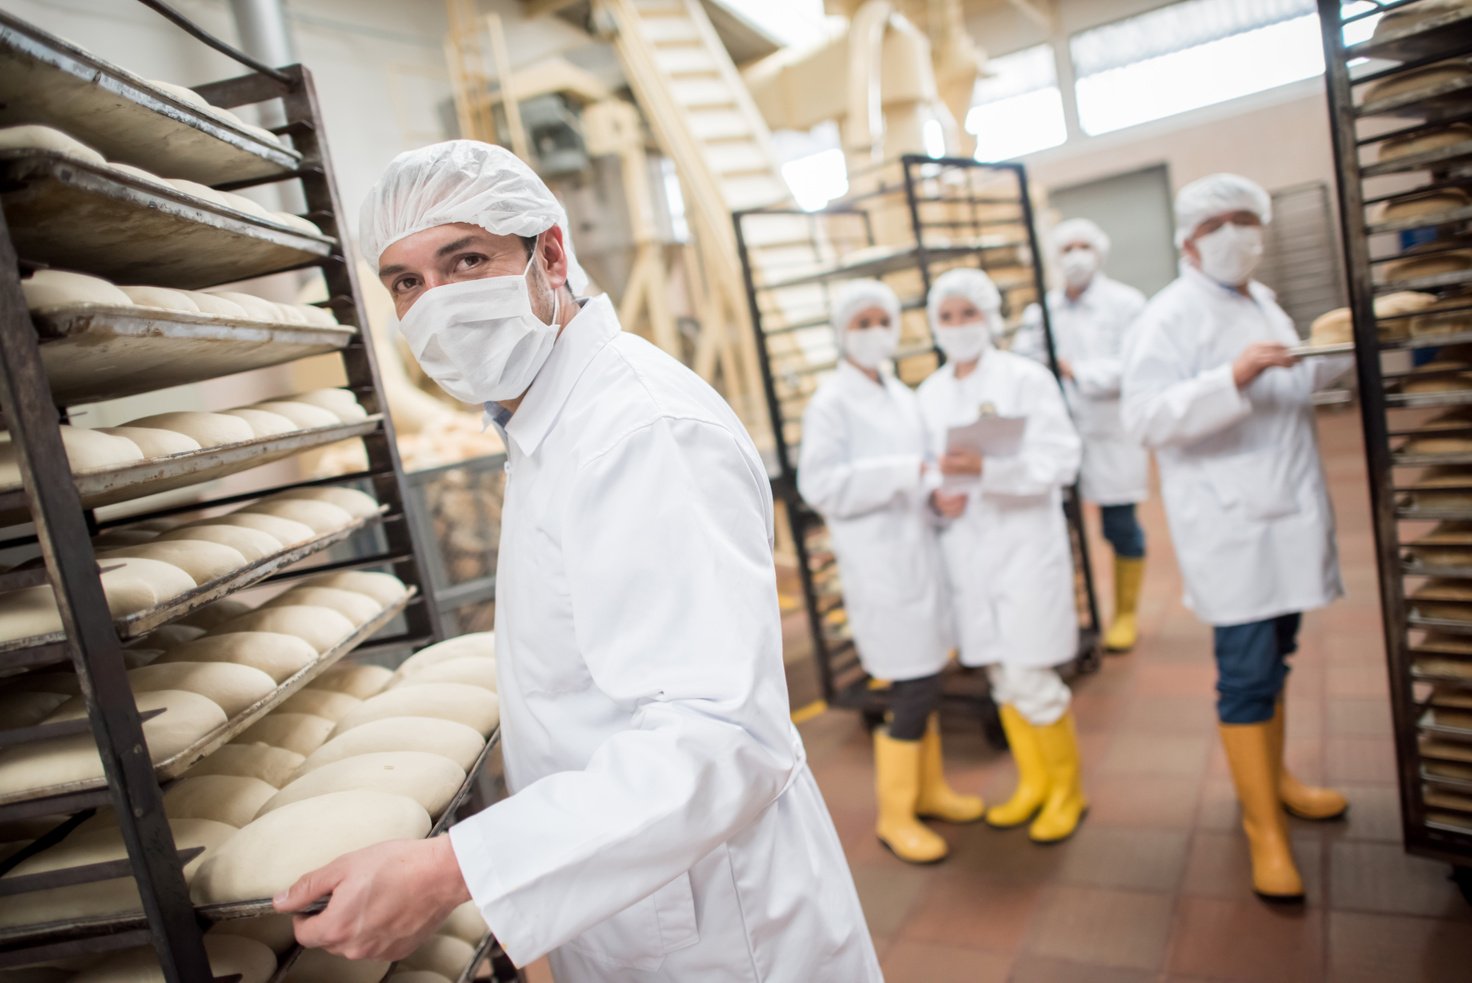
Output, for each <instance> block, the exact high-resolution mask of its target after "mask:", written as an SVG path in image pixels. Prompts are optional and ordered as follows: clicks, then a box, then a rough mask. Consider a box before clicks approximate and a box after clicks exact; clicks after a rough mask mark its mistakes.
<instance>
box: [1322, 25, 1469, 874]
mask: <svg viewBox="0 0 1472 983" xmlns="http://www.w3.org/2000/svg"><path fill="white" fill-rule="evenodd" d="M1391 13H1395V14H1397V16H1396V17H1394V18H1392V19H1390V20H1388V21H1386V22H1385V23H1383V24H1379V25H1378V26H1377V27H1376V28H1375V33H1374V36H1373V37H1372V38H1371V39H1370V40H1367V41H1364V42H1361V43H1359V44H1356V45H1353V46H1346V45H1345V43H1344V30H1345V27H1346V25H1348V24H1350V23H1352V22H1355V21H1360V22H1364V21H1365V20H1366V18H1369V17H1378V16H1381V15H1385V14H1391ZM1418 14H1420V15H1421V16H1419V17H1418V16H1416V15H1418ZM1319 17H1320V22H1321V24H1322V26H1323V38H1324V53H1325V63H1326V80H1327V85H1328V97H1329V113H1330V129H1331V133H1332V136H1333V140H1334V154H1335V164H1336V169H1337V171H1338V175H1337V176H1338V181H1337V184H1338V189H1339V211H1340V220H1341V233H1342V241H1343V244H1344V251H1345V258H1346V269H1347V270H1348V271H1349V287H1350V309H1351V312H1352V315H1353V322H1354V334H1355V339H1356V342H1357V346H1356V365H1357V373H1358V381H1359V392H1360V405H1361V412H1362V419H1363V427H1364V437H1365V441H1364V442H1365V454H1366V462H1367V470H1368V473H1369V479H1370V498H1371V505H1372V508H1373V512H1374V528H1375V543H1376V553H1377V561H1378V567H1379V576H1380V601H1381V609H1382V612H1383V617H1384V629H1385V646H1386V654H1387V670H1388V672H1389V679H1390V698H1391V709H1392V715H1393V719H1394V729H1395V740H1396V765H1397V771H1398V775H1399V788H1400V805H1401V822H1402V833H1403V836H1404V842H1405V846H1406V849H1407V850H1408V851H1409V852H1411V853H1414V854H1417V855H1420V856H1425V857H1431V858H1434V859H1437V860H1442V861H1445V862H1447V863H1449V864H1451V865H1452V869H1453V877H1454V879H1455V880H1456V882H1457V883H1458V885H1459V886H1460V887H1461V889H1462V892H1463V894H1464V895H1466V896H1467V897H1468V899H1469V900H1472V819H1468V818H1467V814H1468V813H1469V812H1472V783H1462V784H1460V785H1456V783H1453V785H1454V786H1455V787H1443V786H1442V785H1441V783H1440V782H1438V781H1436V780H1434V779H1433V778H1432V777H1430V776H1429V775H1428V773H1427V763H1428V761H1431V760H1434V759H1435V757H1436V754H1438V753H1441V752H1438V751H1436V749H1437V748H1438V747H1440V746H1446V747H1451V748H1456V749H1464V750H1465V751H1466V754H1467V757H1466V759H1465V760H1467V761H1472V743H1469V742H1472V730H1469V729H1467V728H1464V727H1445V726H1441V725H1439V724H1431V723H1429V722H1431V721H1434V720H1435V719H1436V718H1435V717H1434V715H1432V714H1431V712H1430V710H1429V709H1428V708H1429V707H1430V706H1431V705H1432V704H1433V703H1434V701H1436V700H1437V699H1445V698H1446V694H1447V693H1450V692H1455V693H1458V694H1472V640H1468V639H1466V636H1467V635H1469V634H1472V605H1465V606H1462V607H1463V608H1464V610H1465V611H1466V612H1467V617H1466V618H1465V619H1462V618H1460V617H1455V616H1454V615H1455V614H1456V607H1457V602H1456V601H1442V602H1440V604H1441V605H1442V606H1441V607H1440V608H1438V609H1437V612H1436V613H1437V615H1438V616H1437V617H1425V616H1424V615H1422V614H1421V612H1420V610H1418V602H1417V601H1416V600H1414V599H1413V598H1412V595H1413V594H1414V593H1415V591H1416V590H1417V589H1418V586H1419V583H1420V582H1423V581H1425V580H1427V579H1429V578H1437V579H1447V580H1464V579H1467V578H1468V577H1469V576H1472V569H1468V568H1465V567H1454V566H1452V567H1442V566H1437V565H1434V564H1433V565H1428V564H1427V563H1426V562H1425V559H1426V554H1427V553H1428V552H1432V551H1435V550H1437V549H1439V548H1446V549H1455V548H1462V549H1467V548H1468V547H1467V546H1461V547H1458V545H1457V544H1456V543H1444V544H1440V546H1438V544H1428V543H1422V542H1419V541H1418V540H1419V539H1421V537H1423V536H1425V535H1426V534H1427V530H1425V528H1424V526H1413V527H1409V528H1408V527H1406V526H1405V525H1404V524H1405V523H1426V522H1433V521H1446V520H1450V521H1464V520H1469V519H1472V506H1469V507H1465V508H1464V507H1458V506H1455V505H1445V506H1422V505H1416V504H1414V503H1413V502H1411V501H1408V500H1407V499H1406V498H1405V497H1404V496H1405V494H1406V493H1407V492H1408V491H1413V490H1415V488H1416V486H1417V485H1418V484H1420V479H1419V478H1418V477H1416V476H1415V475H1414V474H1413V473H1412V472H1411V471H1410V469H1420V468H1438V469H1453V470H1460V469H1465V471H1464V473H1465V475H1466V481H1465V483H1461V482H1457V483H1451V484H1448V485H1446V486H1438V487H1437V489H1436V490H1438V491H1443V490H1444V491H1453V492H1455V491H1459V490H1460V491H1462V492H1467V493H1469V494H1472V454H1418V453H1409V452H1406V451H1404V450H1402V449H1399V448H1398V447H1397V446H1392V444H1393V442H1394V444H1396V445H1399V444H1400V439H1401V438H1406V437H1410V438H1415V437H1421V436H1439V435H1446V434H1454V433H1457V432H1458V431H1461V432H1464V433H1465V432H1466V431H1467V430H1468V426H1469V424H1468V422H1464V421H1456V420H1452V421H1439V422H1433V421H1429V420H1427V419H1426V418H1425V416H1424V414H1423V413H1422V412H1421V411H1424V410H1427V409H1437V408H1451V407H1457V406H1465V405H1469V404H1472V379H1468V378H1466V377H1465V376H1462V377H1459V376H1458V375H1457V374H1456V372H1455V369H1454V367H1452V366H1448V368H1447V370H1446V371H1445V372H1438V370H1437V369H1436V368H1435V366H1436V365H1437V363H1436V362H1435V361H1433V362H1431V363H1429V365H1430V368H1428V369H1426V370H1424V371H1422V372H1417V373H1409V372H1406V371H1404V369H1403V368H1402V369H1400V370H1392V369H1391V368H1390V364H1391V363H1388V362H1386V361H1385V360H1384V356H1386V355H1389V354H1391V353H1401V352H1417V351H1423V350H1427V349H1436V348H1449V347H1452V346H1455V345H1462V344H1466V343H1468V342H1469V341H1472V313H1468V311H1469V310H1472V296H1469V295H1468V289H1469V287H1472V269H1463V270H1460V271H1451V272H1444V273H1437V274H1428V275H1421V276H1413V277H1405V276H1404V275H1403V274H1401V273H1399V272H1397V271H1391V272H1390V273H1389V274H1388V275H1387V272H1386V268H1387V266H1388V265H1389V264H1390V263H1393V262H1395V261H1396V260H1400V259H1407V258H1411V257H1418V256H1434V255H1438V254H1442V255H1447V254H1451V253H1454V252H1455V251H1456V250H1459V249H1465V248H1467V247H1469V246H1472V241H1469V239H1468V236H1467V227H1466V223H1467V221H1468V220H1469V219H1472V209H1469V208H1467V207H1461V208H1455V209H1453V210H1449V211H1446V212H1443V213H1441V214H1434V215H1429V216H1422V217H1419V218H1408V219H1401V220H1392V221H1385V220H1384V218H1383V215H1382V212H1381V209H1382V203H1384V202H1387V201H1406V200H1414V199H1415V198H1417V197H1418V196H1421V195H1423V194H1425V193H1429V192H1432V191H1436V190H1441V189H1448V188H1461V189H1464V190H1466V189H1472V171H1469V170H1468V168H1467V167H1466V166H1465V165H1466V162H1467V160H1468V159H1469V155H1472V141H1460V142H1458V143H1455V144H1453V145H1451V146H1446V147H1441V148H1434V149H1431V150H1425V151H1420V152H1417V153H1414V154H1410V155H1403V156H1398V157H1392V158H1391V159H1389V160H1381V159H1379V158H1380V151H1379V148H1380V147H1381V145H1382V144H1383V143H1384V142H1385V141H1387V140H1390V139H1396V138H1401V137H1411V136H1421V135H1425V134H1430V133H1434V132H1436V131H1438V130H1444V129H1445V128H1446V127H1447V125H1448V124H1449V123H1452V122H1462V121H1465V120H1467V119H1469V118H1472V101H1469V99H1468V84H1467V82H1466V81H1463V80H1453V81H1450V82H1443V83H1440V84H1434V85H1427V86H1421V87H1411V88H1408V89H1407V90H1406V91H1403V92H1401V93H1400V94H1398V95H1393V96H1390V97H1385V98H1377V97H1375V96H1374V95H1371V96H1369V97H1368V98H1367V97H1366V92H1367V90H1369V89H1370V87H1371V86H1373V85H1374V84H1375V83H1378V82H1382V81H1394V80H1399V79H1403V78H1405V77H1406V76H1408V75H1409V74H1411V73H1413V72H1416V71H1418V70H1419V69H1422V68H1425V67H1427V66H1431V65H1436V64H1438V63H1442V62H1454V63H1457V64H1465V62H1466V58H1467V56H1468V55H1469V54H1472V8H1462V9H1459V10H1447V9H1446V8H1444V7H1441V6H1433V5H1432V4H1429V3H1422V2H1420V0H1401V2H1381V0H1372V2H1370V3H1357V4H1347V3H1346V4H1341V3H1340V2H1338V0H1319ZM1390 276H1398V277H1400V278H1399V279H1394V280H1392V279H1390V278H1389V277H1390ZM1396 290H1415V291H1423V292H1428V293H1431V294H1434V295H1437V296H1438V298H1439V299H1440V300H1442V301H1446V300H1447V299H1448V298H1454V299H1453V300H1451V302H1450V303H1448V304H1447V305H1446V306H1445V307H1442V308H1441V309H1439V310H1434V311H1430V312H1427V311H1410V312H1406V313H1402V314H1398V315H1395V316H1390V317H1381V318H1377V317H1376V315H1375V312H1374V306H1373V305H1374V300H1375V298H1376V297H1377V296H1379V295H1383V294H1386V293H1390V292H1392V291H1396ZM1458 312H1461V313H1463V314H1464V315H1465V316H1466V317H1467V318H1468V320H1467V323H1466V325H1465V326H1464V327H1462V328H1461V329H1460V330H1458V328H1457V323H1456V321H1457V318H1456V315H1457V314H1458ZM1428 314H1429V315H1430V316H1432V317H1433V318H1435V319H1437V320H1438V321H1439V322H1440V323H1441V325H1443V327H1439V328H1438V329H1437V332H1436V333H1431V332H1429V331H1425V332H1424V333H1419V332H1423V330H1424V329H1422V328H1421V327H1420V325H1422V324H1424V323H1425V322H1418V321H1417V318H1420V317H1423V316H1426V315H1428ZM1448 323H1450V325H1451V329H1450V330H1446V329H1445V327H1444V325H1446V324H1448ZM1382 328H1390V329H1392V331H1391V333H1392V335H1393V337H1390V338H1386V337H1385V336H1384V335H1383V334H1382V333H1381V329H1382ZM1399 357H1400V358H1401V359H1404V357H1405V356H1404V355H1400V356H1399ZM1413 375H1414V377H1416V378H1428V377H1433V378H1434V377H1437V376H1441V377H1443V378H1446V379H1448V380H1449V382H1450V388H1449V389H1448V390H1447V391H1443V392H1432V393H1406V392H1403V391H1400V387H1401V385H1402V384H1403V383H1404V382H1405V381H1406V380H1407V379H1408V378H1411V377H1412V376H1413ZM1423 487H1424V486H1423ZM1411 550H1414V551H1415V552H1414V555H1412V553H1411V552H1410V551H1411ZM1446 615H1453V617H1446ZM1433 686H1435V687H1438V688H1440V689H1439V690H1434V689H1433ZM1438 693H1440V695H1438ZM1428 742H1435V743H1432V744H1428ZM1428 747H1429V748H1430V749H1431V751H1432V753H1428ZM1458 816H1460V817H1461V818H1460V820H1458V819H1457V817H1458Z"/></svg>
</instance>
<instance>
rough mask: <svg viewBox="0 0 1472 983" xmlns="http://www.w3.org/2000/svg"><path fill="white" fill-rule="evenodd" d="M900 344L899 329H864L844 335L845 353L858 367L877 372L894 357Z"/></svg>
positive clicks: (846, 332) (891, 327) (892, 327)
mask: <svg viewBox="0 0 1472 983" xmlns="http://www.w3.org/2000/svg"><path fill="white" fill-rule="evenodd" d="M899 342H900V333H899V329H897V328H895V327H894V326H893V325H891V326H890V327H887V328H863V329H861V330H858V331H845V332H844V333H843V353H844V354H845V355H847V356H848V357H849V359H851V360H852V361H853V362H854V363H855V364H856V365H859V366H860V367H862V368H866V369H869V370H870V371H871V372H877V371H878V370H879V367H880V366H881V365H883V364H884V363H885V362H887V361H889V360H890V359H891V358H892V357H893V356H894V350H895V348H896V347H898V345H899Z"/></svg>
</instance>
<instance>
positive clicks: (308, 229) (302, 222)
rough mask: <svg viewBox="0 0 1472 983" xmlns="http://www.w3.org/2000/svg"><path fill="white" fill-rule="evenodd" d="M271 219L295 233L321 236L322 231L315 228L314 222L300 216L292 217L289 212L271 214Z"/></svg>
mask: <svg viewBox="0 0 1472 983" xmlns="http://www.w3.org/2000/svg"><path fill="white" fill-rule="evenodd" d="M271 217H272V218H273V219H275V220H276V221H277V222H278V223H280V224H281V225H284V226H286V227H287V228H289V229H292V230H294V231H296V232H303V233H306V234H307V235H313V236H319V235H321V234H322V230H321V229H320V228H318V227H317V223H316V222H313V221H311V220H310V219H305V218H302V217H301V216H300V215H293V214H291V213H290V212H273V213H272V215H271Z"/></svg>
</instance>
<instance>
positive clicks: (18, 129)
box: [0, 123, 107, 167]
mask: <svg viewBox="0 0 1472 983" xmlns="http://www.w3.org/2000/svg"><path fill="white" fill-rule="evenodd" d="M0 150H46V151H50V152H51V153H54V154H61V155H62V156H63V157H67V158H70V159H71V160H80V161H85V162H86V163H88V164H91V165H93V166H94V167H105V166H106V165H107V158H105V157H103V156H102V155H101V154H99V153H98V152H97V151H95V150H93V149H92V148H91V147H89V146H87V145H86V144H85V143H83V142H82V141H80V140H78V139H76V138H75V137H70V136H67V135H66V134H65V133H63V132H61V131H60V130H58V129H56V128H54V127H50V126H41V125H39V124H35V123H30V124H27V125H25V126H7V127H5V128H4V129H0Z"/></svg>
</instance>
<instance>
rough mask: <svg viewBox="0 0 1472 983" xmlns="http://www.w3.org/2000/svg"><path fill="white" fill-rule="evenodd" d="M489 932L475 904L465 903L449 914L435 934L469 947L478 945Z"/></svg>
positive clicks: (488, 927) (489, 928)
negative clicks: (453, 939)
mask: <svg viewBox="0 0 1472 983" xmlns="http://www.w3.org/2000/svg"><path fill="white" fill-rule="evenodd" d="M490 930H491V927H490V926H489V925H487V924H486V920H485V917H484V916H483V915H482V914H481V913H480V909H479V908H477V907H476V906H475V902H474V901H467V902H465V903H464V904H462V905H461V906H460V907H458V908H456V909H455V910H454V911H452V912H450V917H448V918H446V919H445V921H444V924H443V925H441V926H440V927H439V931H438V932H436V933H435V934H437V935H448V936H450V937H452V938H456V939H459V940H460V941H461V942H465V943H467V944H469V945H479V944H480V943H481V941H482V940H483V939H484V938H485V937H486V933H487V932H489V931H490Z"/></svg>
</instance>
